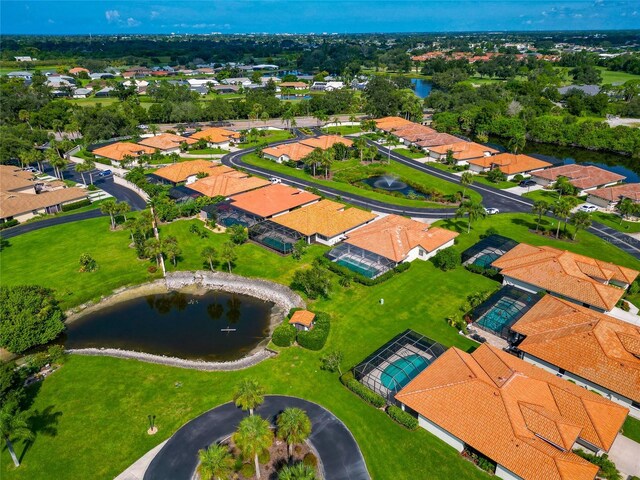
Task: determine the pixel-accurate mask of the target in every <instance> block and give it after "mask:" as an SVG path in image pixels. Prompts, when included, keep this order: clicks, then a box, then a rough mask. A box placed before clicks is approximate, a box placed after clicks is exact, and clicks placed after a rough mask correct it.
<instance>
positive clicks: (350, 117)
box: [349, 113, 358, 124]
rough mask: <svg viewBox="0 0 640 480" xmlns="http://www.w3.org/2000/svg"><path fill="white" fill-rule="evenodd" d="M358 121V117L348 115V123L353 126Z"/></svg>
mask: <svg viewBox="0 0 640 480" xmlns="http://www.w3.org/2000/svg"><path fill="white" fill-rule="evenodd" d="M357 121H358V117H356V116H355V114H353V113H352V114H351V115H349V123H351V124H353V123H356V122H357Z"/></svg>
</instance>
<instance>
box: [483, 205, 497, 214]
mask: <svg viewBox="0 0 640 480" xmlns="http://www.w3.org/2000/svg"><path fill="white" fill-rule="evenodd" d="M484 211H485V213H486V214H487V215H495V214H496V213H500V210H498V209H497V208H493V207H491V208H485V209H484Z"/></svg>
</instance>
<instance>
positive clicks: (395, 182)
mask: <svg viewBox="0 0 640 480" xmlns="http://www.w3.org/2000/svg"><path fill="white" fill-rule="evenodd" d="M362 182H363V183H365V184H367V185H369V186H370V187H373V188H377V189H380V190H385V191H387V192H397V193H400V194H402V195H404V196H405V197H409V196H416V197H421V198H429V195H427V194H425V193H422V192H419V191H417V190H416V189H414V188H412V187H410V186H409V185H407V184H406V183H405V182H403V181H402V180H399V179H398V178H397V177H394V176H393V175H377V176H374V177H369V178H365V179H364V180H362Z"/></svg>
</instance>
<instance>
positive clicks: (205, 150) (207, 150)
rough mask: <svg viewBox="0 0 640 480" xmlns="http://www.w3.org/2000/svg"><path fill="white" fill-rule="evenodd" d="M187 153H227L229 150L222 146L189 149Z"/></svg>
mask: <svg viewBox="0 0 640 480" xmlns="http://www.w3.org/2000/svg"><path fill="white" fill-rule="evenodd" d="M187 153H190V154H192V155H218V154H225V153H229V150H224V149H222V148H202V149H200V150H189V151H188V152H187Z"/></svg>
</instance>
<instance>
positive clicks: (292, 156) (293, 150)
mask: <svg viewBox="0 0 640 480" xmlns="http://www.w3.org/2000/svg"><path fill="white" fill-rule="evenodd" d="M313 150H314V147H310V146H308V145H304V144H302V143H299V142H294V143H284V144H282V145H276V146H273V147H266V148H263V149H262V154H263V155H264V158H268V159H269V160H275V161H276V162H278V163H283V162H290V161H293V162H300V161H301V160H302V159H303V158H305V157H306V156H307V155H309V154H310V153H311V152H313Z"/></svg>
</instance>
